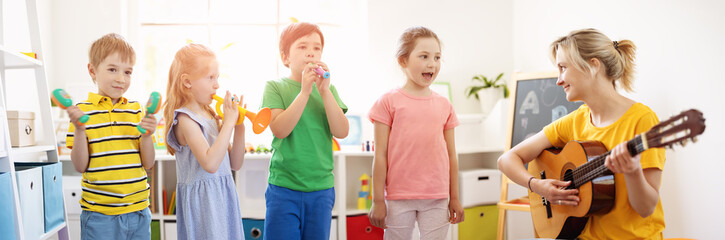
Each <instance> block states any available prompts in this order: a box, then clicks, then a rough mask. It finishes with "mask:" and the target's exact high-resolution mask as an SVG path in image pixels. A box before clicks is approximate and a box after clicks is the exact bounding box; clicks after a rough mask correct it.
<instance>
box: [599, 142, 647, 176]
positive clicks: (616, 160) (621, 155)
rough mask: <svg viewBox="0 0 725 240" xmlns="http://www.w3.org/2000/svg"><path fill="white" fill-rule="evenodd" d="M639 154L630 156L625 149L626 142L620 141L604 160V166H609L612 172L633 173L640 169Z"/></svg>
mask: <svg viewBox="0 0 725 240" xmlns="http://www.w3.org/2000/svg"><path fill="white" fill-rule="evenodd" d="M639 159H640V155H639V154H638V155H637V156H636V157H632V156H631V155H630V154H629V150H627V143H626V142H625V143H621V144H619V145H617V146H616V147H614V148H613V149H612V150H611V151H610V153H609V156H607V159H606V160H604V166H606V167H607V168H609V170H611V171H612V172H613V173H624V174H627V173H633V172H636V171H641V170H642V165H641V164H640V162H639Z"/></svg>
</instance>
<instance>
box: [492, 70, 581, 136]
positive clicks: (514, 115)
mask: <svg viewBox="0 0 725 240" xmlns="http://www.w3.org/2000/svg"><path fill="white" fill-rule="evenodd" d="M557 78H558V74H557V73H556V72H545V73H516V74H515V75H514V80H513V81H512V87H511V89H512V96H513V97H512V99H513V100H514V103H513V104H511V107H512V110H511V111H509V113H510V114H511V116H509V121H510V123H509V126H510V129H509V139H508V141H507V146H506V147H507V149H510V148H512V147H514V146H516V144H519V143H520V142H522V141H524V140H525V139H526V138H528V137H531V136H533V135H534V134H536V133H538V132H539V131H541V129H543V128H544V126H546V125H548V124H549V123H552V122H554V121H555V120H556V119H559V118H560V117H563V116H566V115H567V114H569V113H570V112H573V111H574V110H576V109H577V108H579V106H581V105H582V104H583V103H582V102H569V101H567V100H566V93H565V92H564V89H563V88H562V87H560V86H557V85H556V80H557Z"/></svg>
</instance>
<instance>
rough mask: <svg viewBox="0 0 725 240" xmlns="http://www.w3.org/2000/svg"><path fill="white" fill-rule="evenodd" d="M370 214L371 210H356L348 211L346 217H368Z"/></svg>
mask: <svg viewBox="0 0 725 240" xmlns="http://www.w3.org/2000/svg"><path fill="white" fill-rule="evenodd" d="M368 212H370V210H368V209H365V210H359V209H356V208H355V209H346V210H345V215H347V216H356V215H362V214H365V215H367V214H368Z"/></svg>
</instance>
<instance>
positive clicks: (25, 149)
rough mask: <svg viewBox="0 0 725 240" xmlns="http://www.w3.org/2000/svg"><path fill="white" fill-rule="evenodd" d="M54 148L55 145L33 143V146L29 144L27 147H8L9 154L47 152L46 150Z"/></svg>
mask: <svg viewBox="0 0 725 240" xmlns="http://www.w3.org/2000/svg"><path fill="white" fill-rule="evenodd" d="M55 149H56V146H55V145H35V146H29V147H13V148H11V149H10V155H19V154H26V153H39V152H47V151H53V150H55Z"/></svg>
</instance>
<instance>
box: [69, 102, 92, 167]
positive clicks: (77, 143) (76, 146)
mask: <svg viewBox="0 0 725 240" xmlns="http://www.w3.org/2000/svg"><path fill="white" fill-rule="evenodd" d="M66 112H68V118H70V122H71V123H73V128H74V129H73V148H72V149H71V152H70V159H71V162H73V168H75V169H76V171H78V172H80V173H84V172H85V171H86V169H88V162H89V160H90V153H89V152H88V136H87V135H86V126H85V125H83V124H81V123H80V122H79V119H80V118H81V116H83V115H84V114H85V113H84V112H83V111H81V109H80V108H78V106H70V107H68V108H66Z"/></svg>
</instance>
